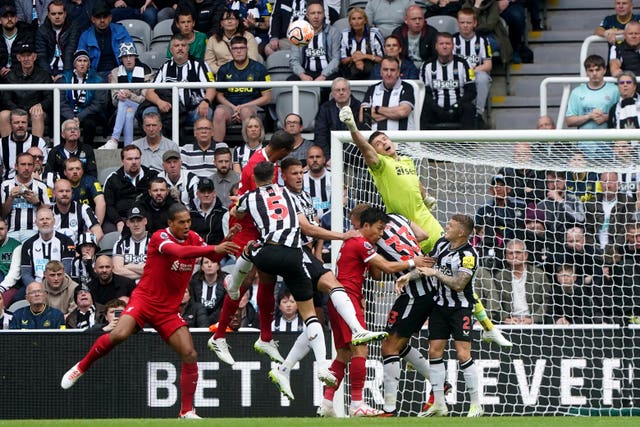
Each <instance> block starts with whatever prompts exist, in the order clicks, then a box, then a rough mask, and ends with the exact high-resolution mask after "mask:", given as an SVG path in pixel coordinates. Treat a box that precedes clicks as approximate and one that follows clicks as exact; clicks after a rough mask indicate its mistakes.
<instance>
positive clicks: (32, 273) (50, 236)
mask: <svg viewBox="0 0 640 427" xmlns="http://www.w3.org/2000/svg"><path fill="white" fill-rule="evenodd" d="M36 224H37V226H38V234H36V235H35V236H33V237H31V238H29V239H28V240H27V241H25V242H24V244H23V245H22V258H21V265H20V274H21V276H22V281H23V282H24V283H31V282H42V279H43V278H44V271H45V267H46V265H47V263H48V262H49V261H52V260H56V261H60V262H62V264H63V265H64V271H65V273H67V274H69V273H71V264H72V263H73V258H74V256H75V253H74V250H75V244H74V243H73V240H71V239H70V238H69V237H67V236H65V235H64V234H62V233H58V232H56V231H55V228H54V226H55V220H54V216H53V212H52V211H51V208H49V207H48V206H42V207H41V208H39V209H38V212H37V218H36ZM16 299H18V298H16Z"/></svg>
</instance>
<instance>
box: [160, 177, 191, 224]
mask: <svg viewBox="0 0 640 427" xmlns="http://www.w3.org/2000/svg"><path fill="white" fill-rule="evenodd" d="M161 179H162V178H161ZM162 180H163V181H164V179H162ZM165 182H166V181H165ZM185 211H186V212H189V209H187V207H186V206H185V205H183V204H182V203H174V204H172V205H171V206H170V207H169V219H170V220H174V219H176V215H178V214H179V213H180V212H185Z"/></svg>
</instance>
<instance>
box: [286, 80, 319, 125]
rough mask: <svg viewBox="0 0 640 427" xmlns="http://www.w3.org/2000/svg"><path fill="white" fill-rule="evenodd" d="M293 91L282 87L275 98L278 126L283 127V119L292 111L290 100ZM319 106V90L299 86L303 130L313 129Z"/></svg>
mask: <svg viewBox="0 0 640 427" xmlns="http://www.w3.org/2000/svg"><path fill="white" fill-rule="evenodd" d="M292 98H293V93H292V90H291V89H284V90H283V91H282V92H280V94H279V95H278V98H277V99H276V115H277V117H278V126H279V127H281V128H284V123H283V120H284V118H285V117H286V115H287V114H289V113H291V111H292V108H291V106H292V103H291V100H292ZM319 106H320V90H319V89H316V88H300V111H299V113H298V114H300V116H301V117H302V122H303V123H304V129H303V130H304V132H311V131H313V126H314V125H315V120H316V115H317V114H318V109H319Z"/></svg>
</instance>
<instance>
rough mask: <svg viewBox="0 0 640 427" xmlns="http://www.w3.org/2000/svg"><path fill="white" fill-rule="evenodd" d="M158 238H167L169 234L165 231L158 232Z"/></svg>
mask: <svg viewBox="0 0 640 427" xmlns="http://www.w3.org/2000/svg"><path fill="white" fill-rule="evenodd" d="M160 238H162V239H163V240H164V239H168V238H169V235H168V234H167V233H166V232H164V231H163V232H162V233H160Z"/></svg>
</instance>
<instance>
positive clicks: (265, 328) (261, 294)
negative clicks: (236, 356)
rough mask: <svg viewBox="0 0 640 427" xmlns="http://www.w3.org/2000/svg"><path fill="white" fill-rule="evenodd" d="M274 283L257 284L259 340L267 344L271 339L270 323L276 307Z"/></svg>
mask: <svg viewBox="0 0 640 427" xmlns="http://www.w3.org/2000/svg"><path fill="white" fill-rule="evenodd" d="M275 287H276V284H275V283H273V282H272V283H258V296H257V300H258V318H259V319H260V339H261V340H262V341H264V342H269V341H271V340H272V339H273V334H272V332H271V322H273V312H274V310H275V307H276V298H275V296H274V294H273V293H274V291H275Z"/></svg>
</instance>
